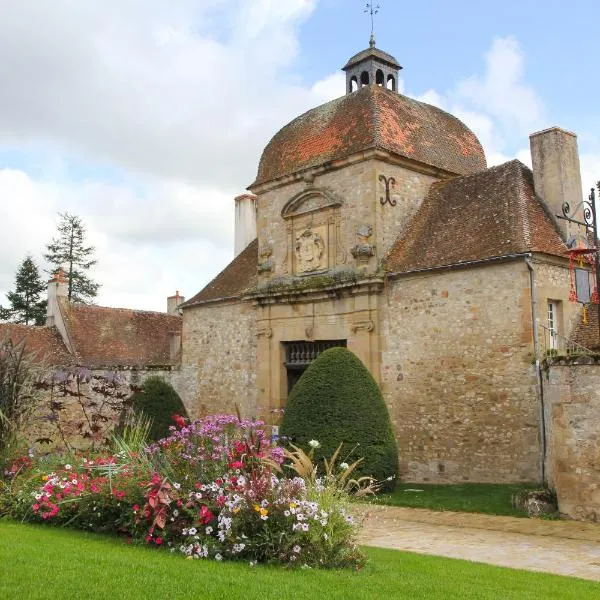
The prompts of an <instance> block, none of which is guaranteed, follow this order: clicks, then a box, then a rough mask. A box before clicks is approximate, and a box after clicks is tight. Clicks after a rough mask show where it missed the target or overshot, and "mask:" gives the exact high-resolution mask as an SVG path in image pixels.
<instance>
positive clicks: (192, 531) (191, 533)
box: [188, 527, 197, 535]
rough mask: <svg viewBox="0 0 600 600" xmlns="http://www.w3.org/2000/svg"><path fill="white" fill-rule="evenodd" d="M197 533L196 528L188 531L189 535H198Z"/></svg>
mask: <svg viewBox="0 0 600 600" xmlns="http://www.w3.org/2000/svg"><path fill="white" fill-rule="evenodd" d="M196 533H197V529H196V528H195V527H192V528H191V529H188V535H196Z"/></svg>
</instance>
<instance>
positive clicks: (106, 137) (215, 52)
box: [0, 0, 344, 309]
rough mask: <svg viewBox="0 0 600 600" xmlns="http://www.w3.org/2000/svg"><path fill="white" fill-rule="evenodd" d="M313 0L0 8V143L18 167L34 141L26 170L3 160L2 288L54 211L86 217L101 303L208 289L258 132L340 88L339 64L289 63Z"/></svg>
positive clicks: (61, 1)
mask: <svg viewBox="0 0 600 600" xmlns="http://www.w3.org/2000/svg"><path fill="white" fill-rule="evenodd" d="M315 4H316V1H315V0H286V2H280V1H279V0H203V1H202V2H198V1H196V0H174V1H173V2H170V3H164V2H160V1H159V0H148V1H147V2H139V1H138V0H121V1H120V2H119V3H118V4H115V5H111V7H110V8H107V5H106V4H105V3H103V2H99V1H97V2H87V3H81V2H77V0H57V2H54V3H52V4H51V5H50V4H47V3H39V2H37V1H35V0H21V1H20V2H18V3H10V2H5V3H0V81H1V82H2V93H1V94H0V140H1V142H0V151H2V150H4V151H5V152H6V151H15V150H16V151H19V152H20V154H25V155H26V156H27V159H28V160H27V164H28V165H30V163H32V162H35V151H36V150H38V151H39V148H40V147H43V149H44V152H43V154H44V156H43V160H41V161H40V162H41V164H36V165H35V170H34V171H33V170H32V169H30V168H29V166H27V167H25V166H24V167H22V168H20V169H16V168H15V169H4V170H1V169H2V166H3V165H2V164H0V217H1V219H2V220H1V221H0V223H1V228H2V235H0V294H1V295H2V296H3V292H6V291H7V290H8V289H10V288H11V287H12V284H13V280H14V273H15V270H16V268H17V266H18V264H19V263H20V262H21V261H22V260H23V258H24V255H25V254H26V253H27V252H32V253H33V254H34V255H35V256H36V257H37V258H38V260H39V259H40V257H41V254H42V251H43V247H44V245H45V244H46V243H47V242H48V241H49V240H50V238H51V237H52V235H53V234H54V231H55V226H56V213H57V212H59V211H69V212H72V213H75V214H77V215H79V216H81V217H82V218H83V220H84V222H85V223H86V225H87V228H88V233H89V238H90V241H91V242H92V243H93V244H94V245H95V246H96V248H97V256H98V259H99V261H98V265H97V267H96V270H95V272H94V273H93V276H94V277H95V278H96V279H97V280H98V281H99V282H100V283H101V284H102V289H101V292H100V296H99V298H98V300H99V302H101V303H102V304H107V305H111V304H114V305H121V306H132V307H140V308H157V309H162V308H163V305H164V296H165V295H167V294H169V293H173V292H174V291H175V289H179V290H180V291H181V292H183V293H186V294H187V295H188V297H189V296H190V295H191V294H194V293H196V292H197V291H198V290H199V289H200V288H201V287H202V286H203V285H204V284H205V283H207V282H208V281H209V280H210V279H211V278H212V277H213V276H214V275H215V274H216V273H217V272H218V271H219V270H220V269H221V268H223V267H224V266H225V265H226V264H227V262H228V261H229V260H231V258H232V255H233V252H232V247H233V239H232V238H233V197H234V196H235V195H237V194H238V193H240V192H241V191H242V190H243V189H244V188H245V187H246V186H247V185H248V184H249V183H251V182H252V180H253V178H254V176H255V174H256V168H257V166H258V159H259V156H260V152H261V151H262V148H263V147H264V145H265V144H266V142H267V141H268V139H269V138H270V137H271V136H272V134H273V133H274V132H275V131H277V129H279V128H280V127H281V126H282V125H283V124H284V123H286V122H287V121H289V120H291V119H292V118H294V117H295V116H296V115H297V114H299V113H301V112H303V111H304V110H307V109H308V108H310V107H312V106H315V105H317V104H320V103H322V102H325V101H327V100H330V99H331V98H333V97H335V96H339V95H342V94H343V93H344V83H343V78H341V77H340V75H339V74H335V75H331V76H329V77H326V78H324V79H323V80H322V81H320V82H316V83H314V84H313V85H312V86H310V85H303V84H302V82H301V81H300V80H299V79H298V77H297V76H295V75H294V74H293V72H292V70H291V67H292V66H293V62H294V59H295V57H296V55H297V53H298V36H297V32H298V28H299V26H300V24H301V23H302V22H303V21H304V20H305V19H306V18H307V17H308V16H309V15H310V14H311V12H312V11H313V10H314V7H315ZM336 87H337V89H336ZM31 152H34V154H31ZM49 157H50V158H49ZM67 157H69V158H67ZM71 157H73V158H74V160H70V158H71ZM73 164H75V165H76V166H73ZM81 165H83V167H81ZM106 170H108V171H109V172H111V174H110V175H109V176H106V174H105V171H106ZM113 170H116V172H117V175H118V176H117V177H112V171H113ZM34 173H35V174H34ZM115 180H116V181H115ZM40 262H41V261H40ZM3 301H4V298H3V297H0V302H3Z"/></svg>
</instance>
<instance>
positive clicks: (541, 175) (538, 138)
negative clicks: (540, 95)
mask: <svg viewBox="0 0 600 600" xmlns="http://www.w3.org/2000/svg"><path fill="white" fill-rule="evenodd" d="M529 144H530V147H531V162H532V165H533V184H534V187H535V193H536V194H537V195H538V196H539V197H540V198H541V199H542V200H543V201H544V202H545V203H546V205H547V207H548V209H549V211H550V213H551V214H552V215H555V216H556V215H562V214H563V212H562V206H563V203H565V202H568V203H569V207H570V214H571V215H572V216H573V217H575V218H576V219H577V220H578V221H581V220H583V209H582V207H581V202H582V200H583V190H582V187H581V172H580V168H579V152H578V150H577V136H576V135H575V134H574V133H571V132H570V131H565V130H564V129H560V128H559V127H551V128H550V129H544V130H543V131H538V132H537V133H532V134H531V135H530V136H529ZM557 223H558V225H559V227H560V230H561V232H562V233H563V235H564V239H565V241H566V242H567V244H568V245H570V246H576V245H577V240H578V238H579V239H581V236H583V238H585V231H584V229H583V227H580V226H579V225H575V224H572V223H568V222H567V221H565V220H562V219H557Z"/></svg>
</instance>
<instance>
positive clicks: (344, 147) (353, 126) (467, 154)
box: [249, 85, 486, 189]
mask: <svg viewBox="0 0 600 600" xmlns="http://www.w3.org/2000/svg"><path fill="white" fill-rule="evenodd" d="M371 149H380V150H384V151H388V152H391V153H394V154H396V155H399V156H402V157H404V158H408V159H412V160H415V161H417V162H419V163H422V164H425V165H429V166H432V167H434V168H438V169H443V170H444V171H447V172H449V173H453V174H457V175H467V174H469V173H475V172H476V171H480V170H481V169H485V167H486V161H485V154H484V152H483V148H482V147H481V144H480V143H479V140H478V139H477V137H476V136H475V134H474V133H473V132H472V131H471V130H470V129H469V128H468V127H467V126H466V125H465V124H464V123H463V122H462V121H460V120H459V119H457V118H456V117H455V116H453V115H451V114H449V113H447V112H445V111H443V110H441V109H439V108H437V107H435V106H431V105H430V104H426V103H424V102H419V101H417V100H413V99H412V98H408V97H407V96H403V95H402V94H398V93H397V92H394V91H392V90H388V89H386V88H384V87H381V86H377V85H365V86H363V87H362V88H360V89H359V90H358V91H356V92H353V93H351V94H346V95H345V96H342V97H341V98H337V99H335V100H332V101H330V102H327V103H326V104H323V105H321V106H318V107H316V108H313V109H312V110H309V111H308V112H306V113H304V114H303V115H300V116H299V117H297V118H296V119H294V120H293V121H292V122H291V123H288V124H287V125H286V126H285V127H283V128H282V129H280V130H279V131H278V132H277V133H276V134H275V135H274V136H273V138H272V139H271V141H270V142H269V143H268V144H267V146H266V147H265V149H264V151H263V154H262V156H261V159H260V163H259V165H258V174H257V176H256V181H255V182H254V183H253V184H252V185H251V186H250V188H249V189H252V188H253V187H254V186H257V185H260V184H262V183H266V182H268V181H272V180H274V179H278V178H280V177H283V176H285V175H291V174H292V173H296V172H298V171H301V170H303V169H307V168H310V167H317V166H321V165H324V164H326V163H328V162H331V161H334V160H338V159H342V158H345V157H347V156H351V155H353V154H356V153H359V152H364V151H366V150H371Z"/></svg>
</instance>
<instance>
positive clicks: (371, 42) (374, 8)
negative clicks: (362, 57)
mask: <svg viewBox="0 0 600 600" xmlns="http://www.w3.org/2000/svg"><path fill="white" fill-rule="evenodd" d="M365 12H366V13H369V14H370V15H371V38H370V39H369V47H370V48H375V27H374V26H375V21H374V16H375V15H376V14H377V13H378V12H379V4H376V5H375V6H373V3H372V2H367V5H366V7H365Z"/></svg>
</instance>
